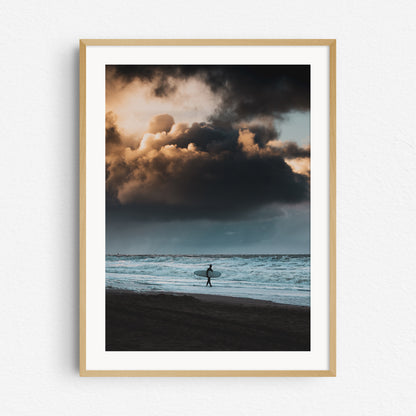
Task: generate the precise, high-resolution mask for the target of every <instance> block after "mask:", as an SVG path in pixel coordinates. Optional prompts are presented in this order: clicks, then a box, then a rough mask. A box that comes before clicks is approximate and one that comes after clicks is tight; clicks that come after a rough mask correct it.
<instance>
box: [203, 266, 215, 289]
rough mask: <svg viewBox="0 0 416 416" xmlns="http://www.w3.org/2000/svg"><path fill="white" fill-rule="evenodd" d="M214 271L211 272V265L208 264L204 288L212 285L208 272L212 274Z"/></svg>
mask: <svg viewBox="0 0 416 416" xmlns="http://www.w3.org/2000/svg"><path fill="white" fill-rule="evenodd" d="M213 271H214V270H212V264H210V265H209V267H208V269H207V273H206V274H207V279H208V280H207V284H206V285H205V286H208V285H210V287H212V284H211V276H210V275H209V272H213Z"/></svg>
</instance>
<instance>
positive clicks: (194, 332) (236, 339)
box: [106, 288, 310, 351]
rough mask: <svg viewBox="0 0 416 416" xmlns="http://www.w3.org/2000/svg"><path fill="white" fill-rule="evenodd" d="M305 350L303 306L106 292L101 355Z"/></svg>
mask: <svg viewBox="0 0 416 416" xmlns="http://www.w3.org/2000/svg"><path fill="white" fill-rule="evenodd" d="M309 350H310V308H309V306H297V305H286V304H281V303H274V302H271V301H265V300H258V299H251V298H241V297H232V296H222V295H211V294H194V293H178V292H145V293H137V292H133V291H129V290H119V289H113V288H106V351H309Z"/></svg>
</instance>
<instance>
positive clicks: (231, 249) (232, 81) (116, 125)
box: [106, 65, 310, 254]
mask: <svg viewBox="0 0 416 416" xmlns="http://www.w3.org/2000/svg"><path fill="white" fill-rule="evenodd" d="M309 110H310V68H309V66H306V65H266V66H263V65H257V66H246V65H243V66H241V65H239V66H218V65H213V66H194V65H186V66H166V65H164V66H135V65H117V66H114V65H107V67H106V246H107V247H106V252H107V253H126V254H153V253H155V254H217V253H218V254H221V253H223V254H238V253H240V254H244V253H245V254H247V253H253V254H254V253H264V254H268V253H309V212H310V208H309V199H310V195H309V193H310V133H309V132H310V128H309V124H310V111H309Z"/></svg>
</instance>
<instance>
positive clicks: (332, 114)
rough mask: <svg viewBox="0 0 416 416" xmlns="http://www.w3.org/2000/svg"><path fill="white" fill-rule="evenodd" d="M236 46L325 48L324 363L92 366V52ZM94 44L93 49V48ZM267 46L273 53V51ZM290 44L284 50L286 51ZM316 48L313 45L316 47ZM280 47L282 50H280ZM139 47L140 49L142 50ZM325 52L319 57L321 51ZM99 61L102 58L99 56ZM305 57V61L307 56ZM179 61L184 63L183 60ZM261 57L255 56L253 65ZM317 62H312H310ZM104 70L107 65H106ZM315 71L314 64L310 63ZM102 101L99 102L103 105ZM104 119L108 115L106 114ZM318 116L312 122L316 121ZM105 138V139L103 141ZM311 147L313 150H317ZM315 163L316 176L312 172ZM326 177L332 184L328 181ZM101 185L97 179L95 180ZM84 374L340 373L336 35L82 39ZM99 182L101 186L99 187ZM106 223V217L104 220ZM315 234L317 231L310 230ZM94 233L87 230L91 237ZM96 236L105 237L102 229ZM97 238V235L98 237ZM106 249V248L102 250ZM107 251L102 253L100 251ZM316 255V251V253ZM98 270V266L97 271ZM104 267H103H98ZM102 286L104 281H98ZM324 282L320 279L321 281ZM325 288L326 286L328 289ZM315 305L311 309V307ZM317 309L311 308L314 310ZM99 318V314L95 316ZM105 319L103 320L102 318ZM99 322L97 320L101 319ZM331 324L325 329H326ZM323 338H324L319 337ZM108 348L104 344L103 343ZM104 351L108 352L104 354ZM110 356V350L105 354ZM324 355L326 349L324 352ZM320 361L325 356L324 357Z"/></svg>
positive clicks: (95, 309)
mask: <svg viewBox="0 0 416 416" xmlns="http://www.w3.org/2000/svg"><path fill="white" fill-rule="evenodd" d="M137 47H138V48H140V51H142V50H143V48H154V47H163V48H167V47H169V48H181V49H182V50H183V49H184V48H185V50H186V48H188V47H189V48H191V47H192V48H195V47H197V48H211V49H212V48H214V47H220V48H233V47H238V48H241V50H242V51H244V48H252V47H255V48H263V49H264V48H266V49H264V50H266V51H267V54H268V55H270V54H272V53H273V52H274V51H275V50H276V47H279V48H282V49H281V50H283V51H286V50H288V51H289V50H291V48H305V50H306V48H308V49H307V50H311V51H312V50H318V49H319V50H320V51H322V57H323V58H322V59H323V62H324V64H323V65H326V64H327V78H326V83H327V85H326V87H325V88H327V89H326V90H325V91H327V92H328V96H327V97H326V98H325V97H324V98H323V99H324V100H327V101H326V102H327V103H328V108H327V109H326V110H323V111H326V112H327V118H326V119H325V120H327V126H326V127H327V130H328V133H327V137H328V143H327V147H326V148H327V149H328V150H329V153H328V154H323V155H322V158H321V160H323V161H326V163H327V172H328V175H327V176H328V177H324V178H323V180H322V183H321V184H320V186H321V187H322V190H323V191H322V192H324V193H326V194H327V201H328V214H329V215H328V218H327V222H328V234H327V235H326V234H325V236H323V237H322V238H323V243H324V244H323V246H322V247H320V250H322V251H324V252H325V253H326V254H325V256H326V258H327V259H328V264H327V265H326V266H325V265H323V269H325V267H326V269H325V270H326V272H325V273H324V274H326V275H325V276H323V277H322V279H321V280H322V281H323V283H322V290H321V296H322V299H323V302H325V303H326V306H325V311H326V312H327V313H326V312H325V314H326V316H322V317H321V319H320V325H321V327H322V328H324V329H323V331H324V332H325V331H326V332H325V333H326V334H327V335H326V338H325V340H326V341H325V342H324V344H325V346H324V348H323V349H324V350H325V354H324V358H325V360H327V361H325V360H324V361H325V365H321V366H317V368H313V366H312V367H311V366H309V367H308V368H305V369H302V368H300V369H299V368H297V369H292V368H270V369H264V368H262V369H255V368H254V369H252V368H250V369H246V368H241V369H236V368H233V369H224V368H221V369H218V368H214V369H206V368H201V369H199V368H193V369H189V368H187V369H182V368H179V369H168V368H157V369H153V368H150V369H149V368H146V369H137V368H134V366H133V365H132V366H130V365H129V363H128V360H127V361H126V360H124V361H123V364H122V365H120V366H119V367H118V368H114V367H111V365H110V364H109V365H107V366H104V367H100V366H99V365H89V362H88V360H89V359H91V358H92V357H93V355H94V348H93V347H91V346H89V344H88V340H91V339H92V338H94V337H95V327H94V325H92V324H91V322H90V321H88V319H89V318H88V317H90V316H92V315H94V314H104V309H103V305H104V303H105V301H104V299H103V298H102V294H103V293H105V288H103V287H102V286H100V294H99V295H98V297H99V298H100V299H101V300H100V304H97V305H95V304H92V301H91V299H90V298H89V296H90V295H91V292H92V291H94V287H98V286H94V285H93V284H91V279H92V277H91V276H92V274H93V273H92V272H91V270H92V269H91V268H89V267H90V266H89V265H90V264H91V261H90V258H89V257H88V255H89V254H87V252H88V243H87V234H88V232H87V229H88V222H89V221H91V220H92V216H91V215H90V214H91V210H89V208H88V207H87V202H88V201H89V200H91V198H93V196H91V192H92V190H93V188H94V186H91V183H94V181H93V180H91V182H88V180H89V179H88V180H87V173H88V174H90V172H93V171H94V169H95V168H94V167H91V166H90V165H89V163H90V161H91V160H92V157H93V156H92V154H91V152H88V142H89V141H91V140H92V137H97V138H98V139H97V140H101V139H102V134H101V133H102V131H101V130H100V131H97V129H95V130H94V126H95V125H97V124H94V121H91V119H90V117H91V114H90V113H88V108H89V107H88V105H89V104H88V103H90V102H91V101H94V100H96V101H97V102H98V101H99V100H101V101H102V100H103V99H104V96H103V94H102V92H101V91H97V93H96V94H95V93H91V91H92V90H90V89H88V87H89V83H91V82H92V81H91V80H92V77H91V76H89V75H88V74H89V72H88V65H89V60H88V59H89V57H90V55H89V54H90V52H91V51H93V50H97V48H101V50H104V48H113V49H111V50H110V49H108V51H109V52H108V53H107V54H106V55H105V56H104V57H103V58H102V61H101V67H102V63H103V62H104V63H105V64H113V63H114V62H113V61H112V54H111V53H110V52H111V51H112V50H114V48H122V49H123V50H127V49H129V48H137ZM94 48H95V49H94ZM267 48H269V49H270V52H269V49H267ZM285 48H286V49H285ZM314 48H315V49H314ZM279 50H280V49H279ZM138 51H139V50H138ZM320 56H321V55H320ZM100 59H101V58H100ZM118 59H119V60H118V61H117V62H123V63H126V62H125V61H123V59H124V58H123V59H121V58H118ZM146 59H147V60H146V64H151V63H152V62H150V61H149V57H147V58H146ZM306 61H307V59H306ZM179 63H182V62H181V61H180V62H179ZM256 63H257V61H255V60H253V64H256ZM312 65H313V64H312ZM102 68H103V70H104V67H102ZM312 71H314V67H312ZM90 75H91V74H90ZM318 93H319V91H318V92H317V91H316V90H312V95H313V94H318ZM101 101H100V106H101V107H102V106H103V103H102V102H101ZM102 117H103V120H104V114H102ZM314 117H315V116H314V115H312V120H313V121H314ZM100 138H101V139H100ZM313 151H314V150H313V146H312V152H313ZM96 157H97V158H102V157H103V154H102V152H101V153H100V152H98V153H97V156H96ZM100 165H101V166H102V169H103V172H104V160H103V159H100V160H98V161H96V166H98V169H99V166H100ZM313 169H314V167H312V176H313ZM326 180H328V182H326ZM97 183H98V182H97ZM79 184H80V185H79V186H80V195H79V201H80V208H79V209H80V212H79V213H80V229H79V232H80V332H79V334H80V375H81V376H87V377H104V376H111V377H120V376H122V377H136V376H137V377H334V376H335V375H336V41H335V40H334V39H82V40H80V183H79ZM100 186H101V185H100ZM101 223H102V221H101ZM312 232H314V231H312ZM315 232H316V230H315ZM91 235H92V233H91V232H89V234H88V238H92V237H91ZM97 235H101V234H100V233H98V234H97ZM94 238H95V237H94ZM97 245H99V246H100V247H103V246H104V241H102V238H100V237H97ZM101 252H102V251H101ZM102 254H104V253H102ZM312 258H313V255H312ZM93 270H96V269H93ZM100 270H101V269H100ZM96 273H97V274H99V275H100V276H99V277H98V278H97V279H101V280H100V281H101V282H103V281H104V280H103V279H104V276H102V272H101V271H97V272H96ZM100 284H101V283H100ZM319 284H321V283H319ZM325 288H326V289H325ZM312 308H313V307H312ZM312 311H313V309H312ZM97 319H98V318H97ZM100 319H101V318H100ZM97 322H98V320H97ZM326 325H327V328H326ZM321 341H322V340H321ZM103 348H104V347H103ZM103 354H105V352H104V353H103ZM107 354H111V353H107ZM322 354H323V353H322ZM321 361H322V360H321Z"/></svg>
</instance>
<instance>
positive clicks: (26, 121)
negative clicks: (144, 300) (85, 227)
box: [0, 0, 416, 416]
mask: <svg viewBox="0 0 416 416" xmlns="http://www.w3.org/2000/svg"><path fill="white" fill-rule="evenodd" d="M150 4H152V5H150ZM415 12H416V7H415V3H414V2H412V1H410V0H409V1H403V0H402V1H395V2H389V1H386V0H377V1H366V0H361V1H353V0H349V1H334V0H327V1H324V0H314V1H309V0H300V1H295V0H291V1H280V2H279V1H276V0H266V1H263V2H253V3H250V4H248V5H245V6H242V2H241V1H237V0H233V1H227V0H221V1H219V2H216V3H212V2H209V3H208V2H204V3H199V4H198V3H197V2H192V1H191V0H179V1H177V2H172V1H158V0H156V1H153V2H150V1H149V2H146V3H144V2H140V1H132V0H129V1H125V2H122V1H119V2H110V1H108V0H100V1H92V0H88V1H86V0H72V1H13V2H11V1H9V2H8V4H6V3H5V2H3V3H2V6H1V14H0V16H1V17H0V19H1V21H0V23H1V25H0V35H1V36H0V44H1V62H2V64H1V71H2V72H1V73H2V76H1V77H0V93H1V112H0V114H1V121H2V125H1V153H0V155H1V163H0V169H1V172H0V173H1V176H0V177H1V184H2V186H1V203H0V215H1V217H0V218H1V228H0V230H1V232H0V245H1V246H0V253H1V263H0V264H1V265H0V271H1V289H0V328H1V337H0V357H1V366H0V383H1V385H0V413H1V414H2V415H20V414H30V415H58V414H59V415H116V414H120V415H121V414H123V415H133V414H142V415H161V414H170V415H181V416H183V415H191V414H192V415H202V416H204V415H214V414H215V415H218V414H227V415H238V416H241V415H249V414H262V415H263V414H282V415H285V416H290V415H302V414H307V415H348V416H350V415H364V414H374V415H392V414H394V415H410V414H412V413H416V405H415V399H414V396H415V393H414V388H415V377H414V374H415V370H416V360H415V356H414V354H415V348H416V324H415V322H416V320H415V313H416V307H415V303H414V302H415V296H414V293H415V289H416V279H415V277H416V273H415V269H416V255H415V253H414V250H415V246H416V237H415V229H416V211H415V204H416V196H415V192H414V189H415V184H416V167H415V166H416V142H415V132H416V122H415V120H416V117H415V97H416V81H415V75H414V73H415V68H416V58H415V47H414V41H415V35H416V30H415V26H414V16H415ZM95 37H97V38H99V37H102V38H105V37H106V38H112V37H114V38H127V37H131V38H144V37H158V38H181V37H189V38H198V37H200V38H204V37H205V38H206V37H208V38H211V37H215V38H221V37H222V38H227V37H228V38H234V37H245V38H255V37H258V38H262V37H270V38H280V37H285V38H292V37H293V38H336V39H337V40H338V376H337V377H336V378H335V379H333V378H329V379H279V378H276V379H134V378H125V379H108V378H107V379H106V378H103V379H99V378H80V377H79V376H78V346H77V345H78V332H77V331H78V312H77V311H78V294H77V293H78V280H77V279H78V272H77V271H78V231H77V229H78V214H77V208H78V39H79V38H95Z"/></svg>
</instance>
